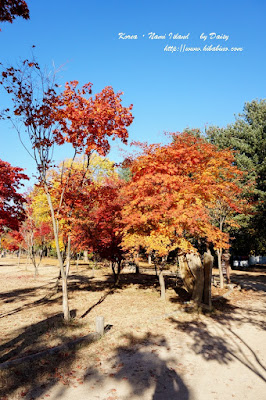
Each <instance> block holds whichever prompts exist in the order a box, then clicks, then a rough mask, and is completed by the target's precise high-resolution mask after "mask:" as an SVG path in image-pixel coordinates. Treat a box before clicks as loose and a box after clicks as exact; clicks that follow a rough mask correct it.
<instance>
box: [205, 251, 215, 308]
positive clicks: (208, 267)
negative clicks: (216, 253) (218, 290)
mask: <svg viewBox="0 0 266 400" xmlns="http://www.w3.org/2000/svg"><path fill="white" fill-rule="evenodd" d="M212 267H213V256H212V255H211V252H210V250H209V249H208V250H207V252H206V253H204V256H203V268H204V290H203V303H204V304H206V305H207V306H209V307H211V306H212V301H211V285H212Z"/></svg>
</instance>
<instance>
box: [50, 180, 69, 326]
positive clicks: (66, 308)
mask: <svg viewBox="0 0 266 400" xmlns="http://www.w3.org/2000/svg"><path fill="white" fill-rule="evenodd" d="M44 188H45V193H46V197H47V201H48V204H49V207H50V211H51V218H52V223H53V230H54V238H55V245H56V252H57V259H58V262H59V267H60V272H61V278H62V292H63V314H64V319H65V320H66V321H69V320H70V313H69V305H68V293H67V276H66V273H65V269H64V263H63V260H62V256H61V252H60V246H59V235H58V227H57V223H56V219H55V214H54V207H53V203H52V199H51V195H50V193H49V190H48V187H47V185H45V186H44Z"/></svg>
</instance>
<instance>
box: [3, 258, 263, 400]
mask: <svg viewBox="0 0 266 400" xmlns="http://www.w3.org/2000/svg"><path fill="white" fill-rule="evenodd" d="M16 263H17V260H16V259H6V258H5V259H0V279H1V288H0V302H1V308H0V340H1V341H0V378H1V388H0V399H2V400H4V399H12V400H13V399H46V398H50V399H53V400H55V399H66V400H68V399H71V400H72V399H77V400H83V399H84V400H85V399H89V400H91V399H92V400H94V399H99V400H131V399H132V400H135V399H143V400H172V399H173V400H175V399H178V400H227V399H234V400H236V399H239V400H240V399H241V400H242V399H250V400H251V399H252V400H253V399H256V400H264V399H265V398H266V385H265V380H266V371H265V364H266V350H265V342H266V335H265V312H266V311H265V290H266V270H265V269H259V270H256V271H252V272H250V271H249V272H246V271H245V272H244V271H232V282H234V283H235V288H234V289H232V290H229V289H223V290H220V289H218V288H216V287H213V306H214V310H213V311H212V312H206V311H205V312H195V311H193V310H192V308H191V306H190V304H189V302H188V300H189V299H188V297H187V294H186V292H185V290H184V289H183V288H182V282H181V281H180V280H179V279H177V278H176V277H175V276H174V275H172V274H170V273H169V274H168V275H166V286H167V299H166V301H162V300H160V296H159V286H158V282H157V279H156V276H155V274H154V271H153V270H152V269H151V270H150V271H146V270H145V272H143V273H141V274H139V275H136V274H134V273H131V272H127V271H123V272H122V275H121V280H120V286H119V287H118V288H113V287H112V275H111V273H110V272H111V271H110V270H109V269H108V268H103V269H99V270H96V271H95V272H94V274H93V272H92V271H91V269H89V268H88V266H87V265H81V266H79V267H78V268H77V267H76V266H72V267H71V268H72V270H71V276H70V277H69V299H70V309H71V313H72V316H73V319H72V320H71V322H70V324H69V325H66V324H64V322H63V319H62V313H61V308H62V307H61V294H60V291H59V292H57V291H56V288H55V283H56V277H57V275H58V270H57V267H56V266H55V265H52V264H53V263H52V262H51V260H46V261H45V265H43V266H42V267H41V268H40V275H39V276H38V277H37V278H34V273H33V269H32V267H31V266H29V265H27V264H26V263H25V260H24V262H22V264H20V266H17V265H16ZM214 274H215V275H218V271H216V270H214ZM96 316H103V317H104V321H105V327H106V332H105V334H104V336H103V337H102V338H101V339H100V340H98V341H96V342H93V343H91V344H86V345H81V344H80V343H79V344H77V345H74V346H73V347H72V348H71V349H70V350H69V351H66V350H63V351H61V352H58V353H54V354H50V353H47V354H46V355H42V357H39V358H37V359H30V360H29V359H27V360H26V361H25V360H24V361H23V360H21V361H20V363H19V364H16V365H9V367H6V368H3V366H4V365H6V364H4V363H7V362H9V361H11V360H16V359H21V358H23V357H25V356H28V355H30V354H35V353H39V352H43V351H44V350H47V349H50V348H53V347H55V346H58V345H61V344H63V343H68V342H70V341H74V340H75V339H77V338H79V337H83V336H86V335H88V334H89V333H92V332H94V331H95V318H96ZM1 366H2V367H1Z"/></svg>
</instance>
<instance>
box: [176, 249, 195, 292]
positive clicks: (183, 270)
mask: <svg viewBox="0 0 266 400" xmlns="http://www.w3.org/2000/svg"><path fill="white" fill-rule="evenodd" d="M178 264H179V271H180V276H181V278H182V280H183V283H184V286H185V288H186V290H187V292H188V293H189V294H190V295H192V293H193V289H194V285H195V278H194V276H193V274H192V273H191V271H190V269H189V266H188V261H187V258H186V256H185V255H179V256H178Z"/></svg>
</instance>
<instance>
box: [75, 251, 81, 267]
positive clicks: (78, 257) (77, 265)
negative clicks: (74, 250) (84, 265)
mask: <svg viewBox="0 0 266 400" xmlns="http://www.w3.org/2000/svg"><path fill="white" fill-rule="evenodd" d="M76 257H77V258H76V268H77V269H78V267H79V259H80V252H79V253H78V254H77V256H76Z"/></svg>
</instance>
